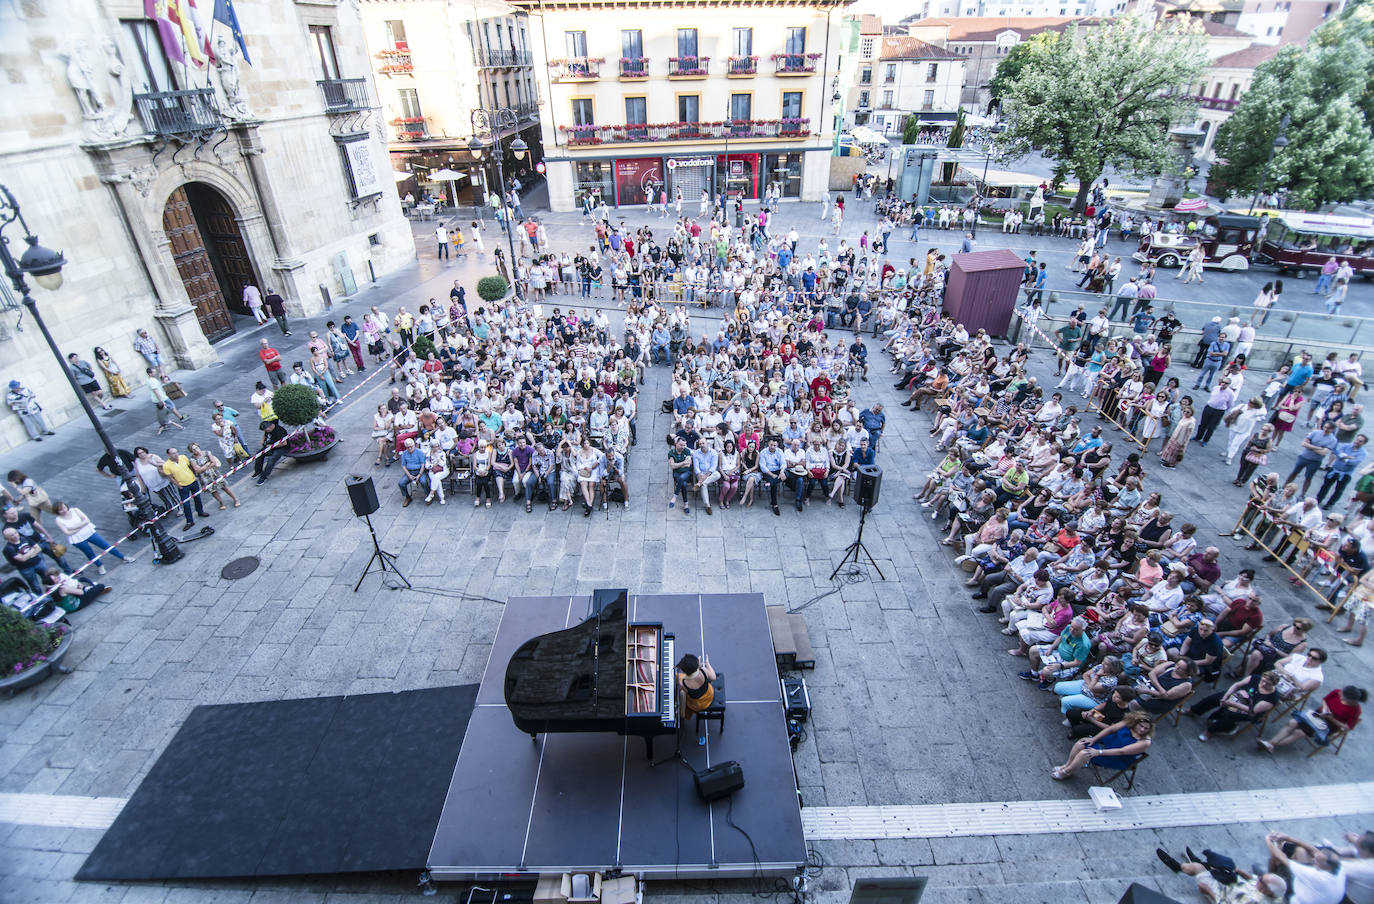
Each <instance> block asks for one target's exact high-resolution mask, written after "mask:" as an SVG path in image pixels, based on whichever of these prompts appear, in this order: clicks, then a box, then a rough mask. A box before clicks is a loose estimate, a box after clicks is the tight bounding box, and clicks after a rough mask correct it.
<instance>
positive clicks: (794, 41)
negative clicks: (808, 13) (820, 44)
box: [783, 26, 806, 53]
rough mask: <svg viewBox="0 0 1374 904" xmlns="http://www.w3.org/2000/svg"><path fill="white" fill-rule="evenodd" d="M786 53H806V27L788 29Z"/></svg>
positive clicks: (784, 49)
mask: <svg viewBox="0 0 1374 904" xmlns="http://www.w3.org/2000/svg"><path fill="white" fill-rule="evenodd" d="M783 51H784V52H786V53H806V27H805V26H802V27H801V28H789V29H787V46H786V47H784V48H783Z"/></svg>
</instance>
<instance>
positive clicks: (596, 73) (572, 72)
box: [549, 57, 606, 82]
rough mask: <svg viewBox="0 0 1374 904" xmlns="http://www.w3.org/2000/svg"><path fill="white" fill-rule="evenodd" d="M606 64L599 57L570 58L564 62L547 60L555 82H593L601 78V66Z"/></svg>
mask: <svg viewBox="0 0 1374 904" xmlns="http://www.w3.org/2000/svg"><path fill="white" fill-rule="evenodd" d="M604 62H606V61H605V60H604V59H601V58H600V57H571V58H569V59H566V60H549V66H550V67H551V68H552V69H553V80H554V81H556V82H594V81H596V80H597V79H599V78H601V64H602V63H604Z"/></svg>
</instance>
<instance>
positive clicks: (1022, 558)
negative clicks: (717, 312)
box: [885, 309, 1374, 780]
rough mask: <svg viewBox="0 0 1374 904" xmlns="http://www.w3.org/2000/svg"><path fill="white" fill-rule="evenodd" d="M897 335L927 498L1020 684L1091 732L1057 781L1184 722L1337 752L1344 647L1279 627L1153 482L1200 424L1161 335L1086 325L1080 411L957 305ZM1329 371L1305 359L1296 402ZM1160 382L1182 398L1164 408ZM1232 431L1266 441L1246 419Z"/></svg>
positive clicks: (1247, 580)
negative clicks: (1121, 334) (932, 458)
mask: <svg viewBox="0 0 1374 904" xmlns="http://www.w3.org/2000/svg"><path fill="white" fill-rule="evenodd" d="M1105 314H1106V312H1105V311H1103V312H1102V316H1103V317H1104V318H1105ZM886 335H887V336H888V341H887V343H886V345H885V348H886V349H887V350H888V351H889V352H890V354H891V356H892V360H893V366H892V370H893V372H894V373H895V374H896V375H897V382H896V384H895V385H896V387H897V388H899V389H901V390H903V391H905V392H906V393H907V399H906V401H905V402H904V403H903V405H904V406H908V407H912V408H913V410H916V409H923V408H925V407H926V406H927V405H928V406H929V407H930V408H931V409H932V420H931V426H930V431H929V432H930V436H931V437H932V438H933V442H934V443H935V448H936V449H937V450H938V451H940V452H943V453H944V456H945V457H944V458H943V460H941V461H940V463H939V464H938V465H937V466H936V468H935V469H934V471H932V472H931V474H930V475H929V477H928V479H927V480H926V481H925V484H924V486H923V487H922V488H921V491H920V492H918V493H917V494H916V497H915V501H916V502H917V503H919V505H920V506H921V507H922V508H923V509H924V510H926V511H928V512H929V513H930V515H931V517H932V518H933V519H935V520H936V521H937V522H942V524H943V527H942V532H943V533H944V534H945V536H944V539H943V540H942V541H941V542H942V543H943V545H945V546H946V547H950V548H952V550H953V551H954V552H955V553H956V554H957V559H956V560H955V561H956V563H958V564H959V565H960V566H962V567H963V568H964V570H965V571H967V572H969V574H970V577H969V579H968V581H967V583H968V586H969V588H970V590H971V592H972V593H973V594H974V598H975V599H976V600H978V601H979V602H980V603H981V604H982V605H981V611H982V612H985V613H987V614H989V615H993V616H997V617H998V620H999V622H1000V624H1002V625H1003V626H1004V627H1003V629H1002V630H1003V633H1004V634H1006V635H1007V636H1008V637H1009V638H1010V639H1012V640H1014V641H1015V646H1013V647H1012V648H1011V649H1009V650H1008V653H1009V654H1010V655H1012V656H1017V657H1023V658H1025V659H1026V660H1027V666H1028V667H1027V668H1025V669H1023V670H1022V671H1021V672H1020V676H1021V677H1022V678H1023V679H1025V680H1027V681H1030V682H1033V683H1035V684H1036V685H1037V686H1038V687H1039V688H1040V689H1042V690H1044V691H1047V692H1053V693H1055V694H1057V695H1058V696H1059V698H1060V710H1061V713H1062V715H1063V717H1064V723H1065V727H1066V728H1068V729H1069V732H1070V734H1071V735H1072V736H1074V737H1076V738H1077V739H1078V740H1077V741H1076V743H1075V744H1074V747H1073V748H1072V750H1071V751H1070V754H1069V756H1068V758H1067V760H1066V761H1065V762H1064V763H1063V764H1062V765H1060V766H1058V767H1056V768H1055V769H1054V770H1053V772H1052V776H1053V777H1054V778H1056V779H1060V780H1063V779H1067V778H1069V777H1071V776H1073V775H1074V774H1076V773H1077V771H1078V770H1079V769H1081V768H1083V767H1084V766H1086V765H1089V764H1092V765H1095V766H1097V767H1101V768H1107V769H1124V768H1129V767H1130V766H1131V765H1132V764H1134V763H1135V762H1137V761H1138V760H1139V759H1140V758H1141V756H1142V755H1143V754H1144V753H1146V752H1147V751H1148V750H1149V747H1150V744H1151V738H1152V736H1153V734H1154V732H1155V730H1156V729H1157V727H1158V726H1159V725H1160V724H1161V720H1162V719H1164V718H1165V717H1166V716H1169V715H1171V714H1173V713H1174V712H1175V711H1176V710H1177V711H1179V712H1181V713H1187V714H1188V715H1190V716H1193V717H1196V718H1197V719H1198V720H1199V721H1200V723H1201V728H1202V730H1201V733H1200V734H1199V738H1200V740H1202V741H1207V740H1209V739H1211V738H1212V737H1214V736H1216V735H1218V734H1233V733H1236V732H1238V731H1240V730H1242V729H1244V728H1246V727H1247V726H1250V727H1256V726H1258V727H1259V728H1260V730H1257V731H1256V737H1257V740H1258V741H1259V742H1260V743H1259V744H1258V745H1257V746H1258V747H1259V748H1260V749H1262V750H1267V751H1269V752H1273V751H1274V750H1276V749H1278V748H1281V747H1282V746H1284V745H1286V744H1287V743H1290V742H1291V741H1293V740H1295V739H1296V738H1299V737H1303V736H1306V737H1308V738H1310V739H1311V740H1312V742H1313V743H1314V744H1318V745H1324V744H1327V743H1330V742H1331V740H1332V739H1333V738H1337V737H1339V736H1340V735H1342V734H1343V733H1344V732H1345V731H1348V730H1349V729H1350V728H1353V727H1354V725H1355V724H1356V723H1357V722H1358V720H1359V718H1360V709H1361V704H1362V703H1363V702H1364V700H1365V699H1366V696H1367V694H1366V692H1365V690H1364V689H1363V688H1360V687H1356V686H1347V687H1340V688H1335V689H1330V688H1327V689H1325V690H1323V687H1324V685H1325V684H1326V683H1327V681H1326V676H1325V674H1324V670H1323V663H1324V662H1325V660H1326V651H1325V650H1324V649H1321V648H1320V647H1316V646H1313V645H1312V643H1311V641H1310V639H1309V634H1310V632H1311V630H1312V627H1313V626H1312V622H1311V620H1310V619H1306V618H1302V617H1299V618H1295V619H1288V620H1284V623H1282V624H1279V625H1272V624H1269V623H1266V617H1265V612H1264V610H1263V607H1262V606H1261V600H1260V595H1259V593H1258V591H1257V590H1256V588H1255V586H1254V583H1253V579H1254V576H1255V574H1254V570H1253V569H1248V568H1247V569H1241V570H1240V571H1238V572H1236V573H1235V574H1232V575H1225V574H1223V572H1222V568H1221V564H1220V550H1219V548H1217V547H1216V546H1209V545H1203V542H1202V538H1199V537H1198V536H1197V533H1198V530H1197V527H1196V526H1195V525H1193V524H1190V523H1184V524H1177V523H1175V520H1174V515H1173V513H1171V512H1169V511H1168V509H1167V507H1166V504H1167V503H1166V499H1165V498H1164V493H1163V492H1162V491H1161V490H1158V489H1152V488H1151V487H1150V486H1149V483H1148V480H1147V478H1148V471H1147V469H1148V468H1149V465H1150V462H1149V459H1148V457H1147V456H1146V454H1145V449H1146V448H1147V447H1148V439H1150V438H1153V437H1154V436H1157V435H1165V436H1167V440H1166V442H1165V444H1164V448H1163V449H1162V450H1161V457H1160V458H1159V459H1158V461H1159V463H1160V465H1161V466H1163V467H1166V468H1169V467H1176V466H1177V465H1178V463H1179V462H1180V461H1181V460H1182V458H1183V454H1184V449H1185V448H1186V447H1187V445H1188V443H1189V442H1191V441H1192V440H1193V438H1194V434H1195V431H1196V429H1197V423H1196V419H1195V418H1194V413H1193V410H1192V399H1191V397H1189V396H1187V395H1181V394H1179V393H1178V392H1177V390H1178V386H1179V381H1178V380H1177V379H1175V378H1168V380H1169V381H1170V382H1165V381H1164V380H1162V379H1161V377H1162V376H1163V375H1164V371H1165V370H1167V365H1166V366H1165V368H1161V369H1160V370H1159V372H1158V373H1156V374H1155V375H1154V376H1153V378H1152V379H1151V382H1149V383H1147V382H1145V379H1144V375H1145V374H1146V373H1147V372H1148V371H1147V368H1149V367H1151V366H1152V365H1154V364H1155V363H1156V362H1155V359H1154V358H1153V357H1152V356H1150V355H1149V354H1145V355H1142V354H1141V353H1140V346H1141V345H1142V344H1144V343H1145V342H1146V341H1148V340H1147V339H1142V338H1141V337H1138V336H1137V337H1133V338H1131V339H1129V340H1125V339H1114V338H1112V337H1111V335H1110V329H1104V330H1102V331H1100V332H1098V333H1095V334H1094V333H1091V332H1085V333H1084V334H1081V335H1074V334H1073V333H1072V331H1070V334H1069V335H1068V336H1067V338H1068V339H1070V340H1072V341H1071V343H1065V345H1068V346H1069V348H1064V347H1063V345H1061V348H1062V349H1063V350H1062V351H1059V352H1057V354H1062V355H1064V356H1066V357H1072V359H1073V360H1074V363H1073V364H1072V365H1071V367H1070V369H1069V373H1068V374H1066V375H1065V381H1064V382H1065V383H1068V384H1069V385H1070V388H1071V389H1081V391H1082V393H1083V396H1082V403H1083V406H1084V408H1083V410H1081V411H1080V409H1079V407H1078V406H1077V405H1075V404H1070V403H1068V402H1066V399H1065V396H1064V394H1063V393H1061V392H1060V391H1058V389H1057V388H1046V387H1042V386H1040V385H1039V384H1038V381H1037V380H1036V378H1035V377H1034V376H1031V375H1029V374H1028V372H1027V369H1026V363H1027V360H1028V358H1029V354H1030V353H1029V350H1028V349H1027V348H1026V347H1025V346H1024V345H1021V346H1016V347H1013V348H1010V349H1009V350H1008V351H1007V352H1006V354H1004V355H999V354H998V352H997V350H996V349H995V348H994V347H993V345H992V343H991V341H990V339H989V338H988V337H987V336H986V335H985V334H983V333H982V332H981V331H980V332H978V333H975V334H974V335H972V336H970V335H969V334H968V332H967V331H966V330H964V329H963V328H962V327H961V326H960V325H959V324H957V323H955V322H953V321H952V320H951V319H949V318H948V317H946V316H942V315H941V314H940V312H939V311H938V310H935V309H930V310H927V311H925V312H924V313H923V314H919V315H918V314H917V313H915V312H904V313H903V314H902V315H901V316H900V317H899V319H898V321H897V323H896V324H895V325H894V328H893V329H892V330H889V331H887V333H886ZM1061 338H1063V337H1061ZM1070 349H1072V350H1071V351H1070ZM1241 363H1242V365H1243V361H1242V362H1241ZM1304 368H1305V369H1304ZM1221 373H1222V374H1223V375H1224V376H1223V378H1222V379H1221V380H1219V386H1225V387H1227V389H1228V390H1229V391H1232V392H1235V391H1236V389H1237V387H1235V386H1233V385H1232V383H1233V380H1232V377H1236V378H1237V379H1243V368H1242V367H1240V366H1233V365H1232V363H1231V362H1229V361H1228V362H1224V364H1223V366H1222V368H1221ZM1304 374H1306V375H1305V376H1304ZM1311 374H1312V371H1311V369H1310V367H1307V366H1306V365H1301V364H1299V365H1295V369H1294V370H1290V371H1289V373H1288V376H1287V379H1292V380H1294V383H1293V388H1292V389H1290V390H1289V391H1288V393H1287V394H1288V395H1291V394H1292V393H1293V392H1297V391H1298V389H1299V388H1300V387H1302V386H1304V385H1305V384H1306V382H1307V379H1308V378H1309V377H1310V376H1311ZM1128 384H1129V385H1128ZM1063 385H1064V383H1061V386H1063ZM1156 385H1164V386H1166V387H1168V388H1167V390H1166V393H1167V394H1166V395H1165V396H1164V397H1163V398H1161V399H1160V400H1159V402H1158V403H1157V404H1156V403H1155V402H1154V395H1155V392H1154V390H1155V386H1156ZM1145 386H1149V392H1148V398H1145V399H1143V400H1142V393H1144V392H1145V390H1144V387H1145ZM1123 399H1124V400H1126V402H1127V404H1126V405H1125V406H1124V407H1122V405H1121V402H1122V400H1123ZM1207 404H1208V405H1209V406H1212V407H1215V408H1219V409H1220V416H1221V417H1222V418H1224V417H1225V416H1226V415H1227V413H1228V412H1230V411H1231V410H1232V409H1233V407H1235V402H1234V396H1232V397H1230V398H1223V399H1214V398H1209V401H1208V403H1207ZM1137 405H1140V406H1143V407H1139V408H1137V407H1136V406H1137ZM1089 406H1091V407H1089ZM1261 407H1262V403H1261ZM1249 409H1250V405H1249V403H1246V404H1244V405H1241V406H1240V414H1243V413H1244V412H1245V411H1246V410H1249ZM1093 410H1096V411H1100V412H1106V413H1110V414H1114V415H1115V414H1117V413H1118V412H1120V414H1119V415H1117V417H1116V420H1117V421H1118V423H1119V424H1120V425H1121V428H1120V429H1123V430H1125V429H1128V428H1130V427H1131V426H1132V424H1133V423H1134V426H1135V430H1136V431H1137V432H1136V433H1135V434H1132V436H1136V435H1139V436H1141V437H1142V439H1144V440H1146V441H1145V442H1143V443H1142V444H1141V445H1140V450H1139V451H1135V449H1136V448H1137V447H1136V445H1128V446H1127V448H1128V449H1131V450H1132V451H1129V452H1128V453H1127V454H1124V455H1120V454H1116V453H1114V450H1113V445H1112V442H1111V441H1110V438H1109V436H1108V435H1107V434H1106V433H1105V430H1104V425H1107V429H1111V424H1110V422H1109V421H1107V420H1105V419H1104V420H1103V421H1101V422H1100V423H1098V424H1094V425H1092V426H1089V425H1088V424H1086V423H1085V419H1084V418H1085V415H1087V414H1089V413H1090V411H1093ZM1136 415H1139V419H1138V420H1137V419H1135V416H1136ZM1151 420H1153V421H1154V422H1155V423H1154V424H1153V425H1152V426H1149V425H1148V422H1150V421H1151ZM1257 420H1258V419H1257V418H1255V417H1254V416H1251V418H1250V421H1251V423H1250V424H1249V425H1248V426H1250V427H1253V426H1254V422H1257ZM1232 423H1233V425H1235V426H1233V428H1232V429H1241V430H1244V429H1247V425H1245V424H1240V422H1239V415H1238V416H1237V418H1236V420H1235V421H1233V422H1232ZM1314 432H1316V433H1318V434H1321V435H1323V436H1325V435H1329V434H1331V433H1332V432H1333V430H1332V429H1331V428H1329V427H1328V428H1323V429H1317V430H1315V431H1314ZM1205 441H1206V440H1205V439H1204V440H1199V442H1202V443H1204V444H1205ZM1309 441H1310V443H1311V444H1314V445H1317V444H1320V445H1318V448H1321V449H1322V450H1323V453H1322V454H1325V451H1326V450H1328V449H1331V448H1334V446H1335V445H1336V442H1335V439H1334V436H1332V437H1331V440H1330V442H1328V441H1327V440H1324V439H1317V438H1314V437H1310V436H1309ZM1352 444H1353V441H1352ZM1361 445H1363V444H1362V443H1361ZM1305 451H1306V450H1305ZM1347 451H1348V450H1347ZM1313 454H1316V453H1313ZM1275 480H1277V477H1276V476H1275ZM1337 482H1339V478H1337ZM1342 489H1343V485H1342ZM1339 496H1340V493H1339V492H1334V493H1333V499H1334V498H1339ZM1313 505H1315V502H1313ZM1309 520H1310V519H1309ZM1318 520H1319V521H1320V517H1319V519H1318ZM1371 543H1374V525H1371V524H1370V522H1369V521H1368V520H1367V519H1364V520H1361V521H1360V522H1358V523H1356V524H1354V525H1352V527H1351V528H1350V529H1349V530H1346V531H1342V532H1341V535H1340V539H1339V542H1338V544H1337V548H1339V549H1340V550H1342V551H1341V552H1338V553H1337V555H1339V556H1341V557H1342V558H1343V559H1344V560H1346V561H1348V562H1357V563H1362V564H1364V565H1366V566H1367V563H1364V560H1363V554H1362V553H1360V552H1359V550H1360V547H1361V545H1362V544H1363V546H1364V547H1365V548H1369V545H1370V544H1371ZM1278 552H1279V553H1280V555H1282V554H1283V551H1282V550H1279V551H1278ZM1360 611H1364V610H1360ZM1270 615H1271V616H1272V611H1271V613H1270ZM1228 665H1229V666H1231V669H1230V672H1229V679H1227V680H1225V681H1224V682H1223V683H1218V682H1222V681H1223V678H1224V669H1225V668H1226V667H1227V666H1228ZM1207 683H1211V684H1212V685H1213V686H1214V687H1215V690H1213V691H1212V692H1207V691H1206V690H1205V689H1204V687H1203V685H1204V684H1207ZM1271 719H1272V721H1271ZM1266 726H1267V727H1268V728H1270V729H1273V732H1272V736H1271V737H1270V738H1268V739H1265V738H1263V737H1262V735H1261V731H1262V730H1263V729H1264V727H1266Z"/></svg>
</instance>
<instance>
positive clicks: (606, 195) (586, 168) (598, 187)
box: [573, 160, 615, 207]
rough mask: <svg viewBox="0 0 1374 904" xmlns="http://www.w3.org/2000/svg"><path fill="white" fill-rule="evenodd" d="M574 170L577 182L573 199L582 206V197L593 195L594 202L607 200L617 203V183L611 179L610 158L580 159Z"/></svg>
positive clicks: (574, 186)
mask: <svg viewBox="0 0 1374 904" xmlns="http://www.w3.org/2000/svg"><path fill="white" fill-rule="evenodd" d="M576 166H577V169H576V170H575V171H574V174H575V179H576V184H574V185H573V200H575V201H576V202H577V204H578V206H579V207H580V206H581V205H582V199H583V198H584V197H585V196H587V195H591V196H592V201H593V203H596V202H598V201H601V200H605V201H606V202H607V203H610V204H613V203H615V183H614V182H613V181H612V179H611V163H610V161H609V160H607V161H601V160H579V161H578V162H577V164H576Z"/></svg>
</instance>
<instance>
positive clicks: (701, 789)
mask: <svg viewBox="0 0 1374 904" xmlns="http://www.w3.org/2000/svg"><path fill="white" fill-rule="evenodd" d="M696 783H697V796H698V797H700V798H701V799H702V800H703V801H705V802H706V803H710V802H711V801H713V800H720V799H721V798H724V797H729V796H730V795H731V794H734V793H735V792H736V791H738V790H739V789H740V788H743V787H744V770H743V769H742V768H740V764H739V763H737V762H735V761H734V760H727V761H726V762H724V763H718V764H716V765H715V766H712V767H711V768H710V769H706V770H703V771H702V772H698V773H697V775H696Z"/></svg>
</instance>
